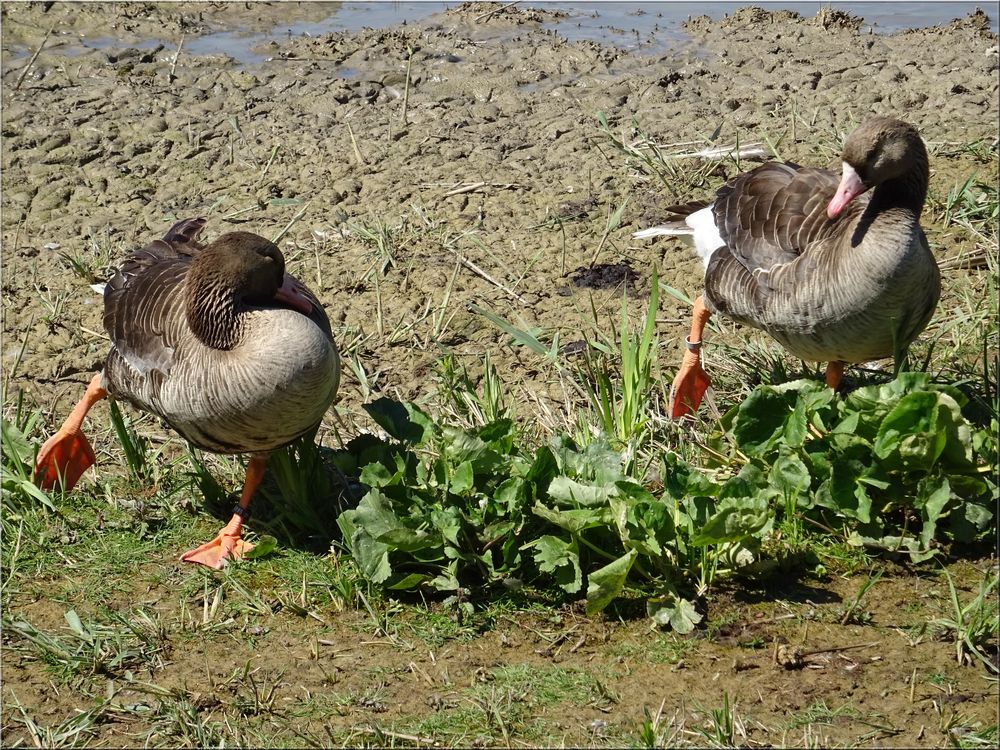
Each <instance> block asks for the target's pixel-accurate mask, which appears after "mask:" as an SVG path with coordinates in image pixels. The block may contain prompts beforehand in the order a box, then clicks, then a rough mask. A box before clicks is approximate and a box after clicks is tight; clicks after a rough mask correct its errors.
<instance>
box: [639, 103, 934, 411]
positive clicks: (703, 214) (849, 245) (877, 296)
mask: <svg viewBox="0 0 1000 750" xmlns="http://www.w3.org/2000/svg"><path fill="white" fill-rule="evenodd" d="M842 160H843V171H842V174H841V175H840V176H838V175H837V174H836V173H834V172H830V171H828V170H825V169H812V168H806V167H800V166H797V165H795V164H790V163H786V164H780V163H777V162H770V163H767V164H764V165H762V166H760V167H758V168H757V169H754V170H753V171H751V172H746V173H744V174H741V175H739V176H738V177H737V178H736V179H734V180H733V181H732V182H730V183H729V184H727V185H725V186H724V187H722V188H720V189H719V190H718V192H717V193H716V196H715V200H714V201H712V203H710V204H708V205H705V204H701V205H695V204H689V205H688V206H684V207H682V208H678V209H673V211H674V213H675V214H676V216H675V217H674V218H676V219H677V220H676V221H673V222H671V223H669V224H667V225H665V226H662V227H654V228H653V229H648V230H645V231H643V232H637V233H636V234H635V235H633V236H635V237H654V236H657V235H661V234H673V235H682V236H684V237H685V239H687V240H688V241H689V242H691V243H692V244H693V245H694V248H695V251H696V252H697V253H698V255H699V256H700V257H701V258H702V260H703V261H704V263H705V292H704V295H703V296H699V297H698V298H697V299H696V300H695V303H694V315H693V319H692V322H691V335H690V336H689V337H688V339H687V351H686V352H685V353H684V361H683V363H682V365H681V369H680V371H679V372H678V373H677V377H676V378H675V379H674V383H673V387H672V388H671V391H670V407H669V408H670V414H671V416H672V417H675V418H676V417H680V416H683V415H685V414H688V413H690V412H692V411H694V410H697V408H698V405H699V404H700V403H701V398H702V396H703V395H704V393H705V391H706V390H707V388H708V386H709V385H710V381H709V378H708V376H707V375H706V374H705V371H704V370H703V369H702V367H701V352H700V350H701V343H702V333H703V332H704V330H705V324H706V323H707V322H708V318H709V316H710V315H711V313H713V312H720V313H723V314H724V315H727V316H729V317H730V318H733V319H734V320H738V321H740V322H741V323H745V324H747V325H751V326H753V327H755V328H760V329H761V330H763V331H766V332H767V333H769V334H770V335H771V336H772V337H774V338H775V339H776V340H777V341H778V342H779V343H780V344H781V345H782V346H784V347H785V348H786V349H787V350H788V351H789V352H791V353H792V354H794V355H795V356H797V357H800V358H801V359H805V360H811V361H825V362H828V365H827V369H826V382H827V384H828V385H829V386H830V387H831V388H836V387H837V386H838V385H839V384H840V380H841V377H842V376H843V372H844V365H845V363H848V364H854V363H858V362H865V361H867V360H871V359H879V358H882V357H889V356H892V355H894V354H896V353H901V352H903V351H905V349H906V347H907V346H909V344H910V342H912V341H913V339H914V338H916V336H917V334H919V333H920V331H922V330H923V329H924V327H925V326H926V325H927V323H928V322H929V321H930V318H931V315H932V314H933V312H934V308H935V307H936V306H937V302H938V297H939V296H940V278H939V273H938V267H937V263H935V261H934V256H933V255H931V252H930V248H929V247H928V246H927V238H926V237H925V236H924V233H923V231H922V230H921V229H920V223H919V221H920V211H921V209H922V208H923V205H924V199H925V198H926V196H927V183H928V180H929V170H928V166H927V150H926V149H925V148H924V143H923V141H922V140H921V139H920V135H919V134H918V133H917V131H916V129H915V128H914V127H913V126H912V125H909V124H908V123H905V122H900V121H899V120H894V119H890V118H885V117H879V118H874V119H871V120H868V121H866V122H864V123H862V124H861V125H860V126H859V127H858V128H857V129H856V130H855V131H854V132H853V133H851V135H850V136H849V137H848V139H847V142H846V143H845V144H844V152H843V157H842Z"/></svg>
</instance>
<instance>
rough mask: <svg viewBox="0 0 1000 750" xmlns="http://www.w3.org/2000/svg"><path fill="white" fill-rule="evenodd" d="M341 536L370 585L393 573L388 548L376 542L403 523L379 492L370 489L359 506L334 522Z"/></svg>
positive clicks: (342, 514)
mask: <svg viewBox="0 0 1000 750" xmlns="http://www.w3.org/2000/svg"><path fill="white" fill-rule="evenodd" d="M337 525H338V526H339V527H340V530H341V532H342V533H343V535H344V542H345V543H346V544H347V548H348V550H349V551H350V553H351V557H353V558H354V561H355V562H356V563H357V564H358V566H359V567H360V568H361V570H362V572H363V573H364V575H365V577H366V578H368V579H369V580H370V581H372V582H373V583H382V582H383V581H385V580H386V579H388V578H389V576H390V575H391V574H392V568H391V566H390V564H389V549H390V548H389V546H388V545H386V544H384V543H382V542H379V541H377V538H378V537H379V536H381V535H382V534H386V533H388V532H389V531H391V530H393V529H396V528H400V527H401V526H402V525H403V524H402V523H401V522H400V521H399V519H398V518H396V515H395V514H394V513H393V512H392V506H391V503H390V502H389V500H388V498H386V497H385V496H384V495H382V493H380V492H379V491H378V490H374V489H373V490H370V491H369V492H368V494H366V495H365V496H364V497H363V498H361V501H360V502H359V503H358V507H357V508H354V509H353V510H346V511H344V512H343V513H341V514H340V517H339V518H338V519H337Z"/></svg>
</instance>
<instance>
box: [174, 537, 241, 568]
mask: <svg viewBox="0 0 1000 750" xmlns="http://www.w3.org/2000/svg"><path fill="white" fill-rule="evenodd" d="M253 548H254V545H253V544H252V543H251V542H248V541H246V540H244V539H241V538H240V537H239V536H232V535H231V534H225V533H220V534H219V535H218V536H217V537H215V539H213V540H212V541H210V542H207V543H205V544H203V545H201V546H200V547H198V548H196V549H193V550H191V551H190V552H185V553H184V554H183V555H181V561H182V562H189V563H198V564H199V565H204V566H205V567H207V568H212V569H214V570H222V569H223V568H224V567H226V564H227V563H228V562H229V561H230V560H241V559H242V558H243V556H244V555H245V554H246V553H247V552H249V551H250V550H252V549H253Z"/></svg>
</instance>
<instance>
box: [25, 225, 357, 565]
mask: <svg viewBox="0 0 1000 750" xmlns="http://www.w3.org/2000/svg"><path fill="white" fill-rule="evenodd" d="M205 223H206V221H205V219H201V218H196V219H184V220H182V221H179V222H177V223H176V224H174V225H173V227H171V228H170V230H169V231H168V232H167V233H166V235H164V237H163V239H161V240H156V241H154V242H152V243H150V244H149V245H147V246H146V247H144V248H142V249H141V250H138V251H136V252H134V253H132V254H131V255H130V256H129V257H128V258H127V259H126V260H125V262H124V263H123V265H122V266H121V268H120V269H119V270H118V271H117V272H116V273H115V274H114V276H113V277H112V278H111V280H110V281H109V282H108V283H107V284H106V286H105V289H104V328H105V330H106V331H107V333H108V336H109V337H110V338H111V351H110V352H109V354H108V356H107V358H106V360H105V362H104V367H103V369H102V370H101V372H99V373H97V374H96V375H94V377H93V379H92V380H91V381H90V384H89V385H88V386H87V390H86V393H85V394H84V396H83V398H82V399H81V400H80V402H79V403H78V404H77V405H76V407H75V408H74V409H73V410H72V412H71V413H70V415H69V416H68V417H67V418H66V421H65V422H64V423H63V425H62V426H61V427H60V428H59V430H58V431H57V432H56V433H55V434H54V435H53V436H52V437H51V438H49V440H47V441H46V442H45V444H44V445H43V446H42V448H41V450H40V451H39V454H38V457H37V461H36V465H35V476H36V481H38V483H39V486H41V487H43V488H44V489H50V488H52V487H53V486H54V485H55V484H56V483H57V482H59V481H60V480H61V481H62V485H63V487H64V488H65V489H72V488H73V486H74V485H75V484H76V482H77V480H79V478H80V476H81V475H82V474H83V472H85V471H86V470H87V469H88V468H89V467H90V466H91V465H92V464H93V463H94V461H95V457H94V451H93V448H92V447H91V446H90V443H89V442H88V440H87V438H86V436H85V435H84V434H83V432H82V431H81V426H82V424H83V420H84V418H85V417H86V415H87V412H88V411H89V410H90V409H91V407H92V406H93V405H94V404H95V403H97V402H98V401H100V400H101V399H103V398H105V397H110V398H113V399H118V400H124V401H127V402H129V403H131V404H132V405H133V406H135V407H137V408H139V409H142V410H144V411H147V412H150V413H152V414H155V415H156V416H158V417H161V418H162V419H164V420H165V421H166V422H167V423H168V424H170V425H171V427H173V428H174V429H175V430H176V431H177V432H178V433H180V434H181V435H182V436H183V437H184V438H185V439H186V440H188V441H189V442H190V443H191V444H192V445H195V446H197V447H198V448H201V449H203V450H206V451H210V452H214V453H230V454H232V453H248V454H250V459H249V462H248V464H247V469H246V478H245V480H244V484H243V492H242V494H241V496H240V500H239V504H238V505H237V506H236V507H235V508H234V510H233V516H232V519H231V520H230V521H229V523H228V524H227V525H226V526H225V527H224V528H223V529H222V530H221V531H220V532H219V534H218V535H217V536H216V537H215V539H213V540H212V541H210V542H208V543H206V544H203V545H201V546H200V547H198V548H196V549H193V550H191V551H190V552H187V553H185V554H184V555H183V556H182V557H181V560H183V561H186V562H192V563H199V564H201V565H205V566H207V567H210V568H216V569H218V568H222V567H223V566H225V565H226V563H227V561H229V560H235V559H239V558H241V557H243V555H245V553H246V552H248V551H249V550H250V549H251V548H252V546H253V545H251V544H250V543H248V542H246V541H245V540H243V539H242V538H241V531H242V527H243V524H244V522H245V521H246V519H247V518H248V517H249V509H250V500H251V498H252V497H253V493H254V491H255V490H256V489H257V486H258V485H259V484H260V482H261V479H262V478H263V476H264V467H265V465H266V464H267V458H268V455H269V454H270V453H271V452H272V451H274V450H276V449H278V448H281V447H283V446H285V445H287V444H289V443H291V442H292V441H293V440H295V439H297V438H299V437H300V436H302V435H304V434H306V433H308V432H310V431H312V430H314V429H316V427H317V426H318V425H319V423H320V420H321V419H322V417H323V414H324V413H325V412H326V410H327V408H329V406H330V405H331V404H332V403H333V399H334V397H335V396H336V393H337V387H338V384H339V380H340V360H339V358H338V355H337V349H336V346H335V345H334V342H333V336H332V333H331V330H330V321H329V320H328V318H327V315H326V312H325V311H324V310H323V307H322V306H321V305H320V303H319V301H318V300H317V299H316V297H315V296H314V295H313V294H312V292H310V291H309V290H308V289H307V288H306V287H305V286H304V285H303V284H302V283H301V282H299V281H298V280H297V279H296V278H295V277H293V276H290V275H289V274H287V273H285V260H284V257H283V256H282V254H281V251H280V250H278V248H277V247H276V246H275V245H274V244H273V243H272V242H270V241H268V240H266V239H264V238H263V237H260V236H258V235H256V234H252V233H250V232H231V233H228V234H223V235H221V236H219V237H218V238H217V239H216V240H215V241H214V242H212V243H210V244H208V245H203V244H201V243H200V242H198V235H199V234H200V233H201V231H202V229H203V228H204V226H205Z"/></svg>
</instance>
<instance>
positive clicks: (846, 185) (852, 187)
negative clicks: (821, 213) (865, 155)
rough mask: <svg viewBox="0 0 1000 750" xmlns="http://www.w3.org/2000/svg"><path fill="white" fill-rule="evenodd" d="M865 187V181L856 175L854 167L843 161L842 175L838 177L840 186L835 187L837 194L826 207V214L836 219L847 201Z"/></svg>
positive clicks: (856, 195)
mask: <svg viewBox="0 0 1000 750" xmlns="http://www.w3.org/2000/svg"><path fill="white" fill-rule="evenodd" d="M867 189H868V188H867V187H865V183H863V182H862V181H861V178H860V177H858V173H857V172H855V171H854V167H852V166H851V165H850V164H848V163H846V162H845V163H844V175H843V177H841V178H840V186H839V187H838V188H837V194H836V195H834V196H833V200H831V201H830V205H828V206H827V207H826V215H827V216H828V217H829V218H831V219H836V218H837V217H838V216H840V212H841V211H843V210H844V209H845V208H846V207H847V204H848V203H850V202H851V201H852V200H854V199H855V198H857V197H858V196H859V195H861V194H862V193H863V192H865V191H866V190H867Z"/></svg>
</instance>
